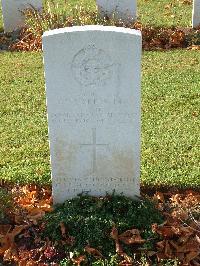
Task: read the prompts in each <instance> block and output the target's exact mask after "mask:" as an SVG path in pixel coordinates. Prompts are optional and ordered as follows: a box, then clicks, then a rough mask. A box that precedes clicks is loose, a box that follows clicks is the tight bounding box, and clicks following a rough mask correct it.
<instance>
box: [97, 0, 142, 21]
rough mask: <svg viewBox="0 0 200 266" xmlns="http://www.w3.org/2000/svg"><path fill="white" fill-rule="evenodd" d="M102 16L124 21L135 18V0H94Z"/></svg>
mask: <svg viewBox="0 0 200 266" xmlns="http://www.w3.org/2000/svg"><path fill="white" fill-rule="evenodd" d="M96 3H97V6H98V9H99V12H100V14H101V16H103V17H106V16H107V17H110V18H112V17H114V18H116V19H122V20H124V21H132V20H136V17H137V0H123V1H122V0H96Z"/></svg>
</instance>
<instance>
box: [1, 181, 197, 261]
mask: <svg viewBox="0 0 200 266" xmlns="http://www.w3.org/2000/svg"><path fill="white" fill-rule="evenodd" d="M9 191H10V192H9ZM3 193H4V195H3ZM5 195H7V198H6V201H5V203H4V206H5V208H4V209H3V210H2V209H1V211H2V212H1V216H0V217H1V218H0V257H1V261H2V262H0V263H1V264H2V265H7V263H13V265H20V266H23V265H29V266H30V265H31V266H34V265H41V266H42V265H43V266H45V265H64V266H65V265H102V266H103V265H116V266H117V265H121V266H122V265H124V266H125V265H127V266H128V265H129V266H131V265H143V266H144V265H146V266H148V265H179V264H178V262H179V263H180V265H191V266H196V265H199V264H200V194H199V193H197V192H194V191H185V192H182V193H179V194H176V193H171V192H168V193H160V192H157V193H155V194H154V196H152V197H150V196H144V195H143V197H142V198H141V199H139V200H138V201H133V200H131V199H127V198H125V197H123V196H116V195H111V196H107V197H104V198H95V197H89V196H84V195H82V196H80V197H78V198H76V199H73V200H68V201H66V202H65V203H64V204H63V205H59V206H56V207H53V206H52V198H51V190H50V189H48V188H41V187H36V186H23V187H15V188H11V186H10V185H6V186H5V185H4V186H2V187H1V188H0V198H1V201H2V200H3V199H5ZM9 198H10V201H9V200H8V199H9ZM45 213H46V214H45ZM170 260H171V262H170ZM166 263H168V264H166ZM169 263H171V264H169Z"/></svg>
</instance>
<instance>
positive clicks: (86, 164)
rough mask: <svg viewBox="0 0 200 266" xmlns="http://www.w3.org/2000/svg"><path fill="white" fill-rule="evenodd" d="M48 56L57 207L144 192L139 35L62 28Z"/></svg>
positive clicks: (47, 46)
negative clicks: (84, 196) (85, 196)
mask: <svg viewBox="0 0 200 266" xmlns="http://www.w3.org/2000/svg"><path fill="white" fill-rule="evenodd" d="M43 51H44V64H45V78H46V94H47V110H48V125H49V139H50V153H51V168H52V183H53V199H54V203H61V202H63V201H65V200H66V199H69V198H73V197H75V196H77V194H80V193H89V194H90V195H96V196H98V195H105V194H106V193H107V192H108V193H112V192H113V191H114V190H115V191H116V193H118V194H119V193H123V194H124V195H126V196H132V197H134V196H136V195H139V193H140V192H139V191H140V189H139V183H140V180H139V179H140V178H139V176H140V75H141V68H140V64H141V33H140V32H139V31H136V30H131V29H125V28H116V27H104V26H82V27H71V28H64V29H57V30H52V31H49V32H45V33H44V35H43Z"/></svg>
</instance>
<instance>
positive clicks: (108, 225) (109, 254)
mask: <svg viewBox="0 0 200 266" xmlns="http://www.w3.org/2000/svg"><path fill="white" fill-rule="evenodd" d="M161 222H163V219H162V216H161V214H160V213H159V211H158V210H156V208H155V207H154V205H153V203H152V202H150V201H148V200H138V201H136V200H133V199H129V198H126V197H124V196H117V195H112V196H107V197H105V198H95V197H91V196H83V195H82V196H80V197H77V198H74V199H72V200H67V201H66V202H65V203H64V204H62V205H60V206H58V207H57V208H56V209H55V211H54V212H53V213H50V214H48V215H46V217H45V223H46V228H45V231H44V236H48V237H49V238H50V239H52V240H54V241H56V240H57V241H58V240H61V239H62V234H61V227H60V224H61V223H64V224H65V227H66V230H67V233H68V235H69V236H71V237H74V238H75V244H74V245H73V246H66V250H67V251H69V252H73V253H74V252H75V253H76V254H82V253H84V248H85V247H86V246H87V245H89V246H91V247H92V248H96V249H98V250H99V251H100V252H101V253H102V254H103V256H104V257H105V258H106V259H109V260H110V259H111V258H112V259H113V256H114V255H115V253H116V251H115V243H114V241H113V239H111V237H110V233H111V231H112V228H113V227H114V226H115V227H116V228H117V229H118V231H119V233H123V232H124V231H126V230H128V229H133V228H137V229H140V230H141V235H142V237H143V238H144V239H148V238H149V237H152V235H153V233H152V232H151V224H152V223H161ZM151 243H152V242H151ZM145 245H147V244H144V246H145ZM124 250H125V251H126V252H127V253H128V254H130V255H131V254H132V248H131V247H130V248H129V247H127V246H126V247H125V246H124ZM90 260H93V258H92V257H91V256H88V261H90ZM94 265H96V264H94ZM97 265H98V264H97ZM109 265H110V264H109ZM114 265H115V264H114Z"/></svg>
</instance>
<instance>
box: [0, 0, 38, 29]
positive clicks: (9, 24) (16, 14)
mask: <svg viewBox="0 0 200 266" xmlns="http://www.w3.org/2000/svg"><path fill="white" fill-rule="evenodd" d="M1 2H2V14H3V23H4V31H5V32H11V31H13V30H16V29H18V28H20V27H23V26H24V16H23V14H22V12H21V11H22V10H24V9H26V8H29V7H31V6H30V5H32V6H33V7H34V8H36V9H41V8H42V0H1Z"/></svg>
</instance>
